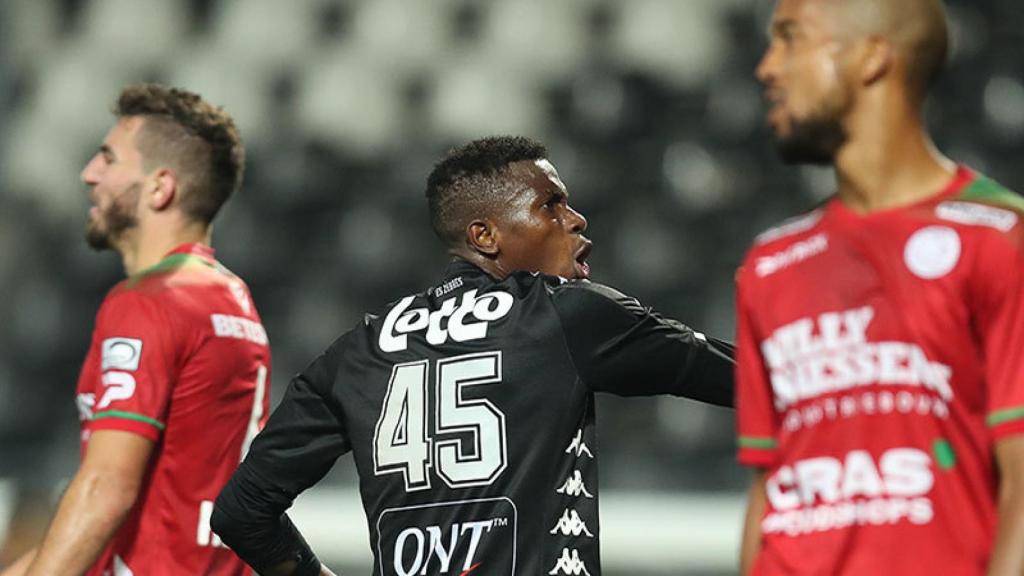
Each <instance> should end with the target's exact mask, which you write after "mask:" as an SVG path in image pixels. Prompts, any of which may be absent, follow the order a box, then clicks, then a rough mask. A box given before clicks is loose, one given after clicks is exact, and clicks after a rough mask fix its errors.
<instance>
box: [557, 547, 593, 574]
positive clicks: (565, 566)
mask: <svg viewBox="0 0 1024 576" xmlns="http://www.w3.org/2000/svg"><path fill="white" fill-rule="evenodd" d="M557 574H563V575H565V576H580V574H586V576H590V572H588V571H587V565H586V564H584V563H583V561H582V560H580V553H579V551H578V550H576V549H575V548H574V549H573V550H572V552H571V553H570V552H569V549H568V548H562V556H561V557H560V558H559V559H558V561H557V562H556V563H555V567H554V568H552V569H551V571H550V572H548V576H556V575H557Z"/></svg>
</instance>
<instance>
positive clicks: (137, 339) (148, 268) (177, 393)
mask: <svg viewBox="0 0 1024 576" xmlns="http://www.w3.org/2000/svg"><path fill="white" fill-rule="evenodd" d="M115 113H116V115H117V122H116V124H115V125H114V127H113V128H112V129H111V130H110V132H108V134H107V136H106V139H105V140H104V142H103V145H102V146H101V147H100V149H99V151H98V152H97V153H96V155H95V156H94V157H93V158H92V160H90V161H89V163H88V165H86V167H85V169H84V170H83V171H82V180H83V181H84V182H85V183H86V184H87V185H88V186H89V188H90V190H91V191H90V194H89V199H90V200H91V202H92V205H93V206H92V209H91V210H90V212H89V223H88V229H87V233H86V239H87V241H88V243H89V244H90V245H91V246H92V247H93V248H96V249H106V248H110V249H113V250H115V251H117V252H118V253H119V254H120V256H121V258H122V261H123V263H124V269H125V273H126V275H127V279H125V280H123V281H122V282H120V283H119V284H117V285H116V286H114V288H113V289H112V290H111V291H110V292H109V293H108V294H107V297H106V299H105V300H104V302H103V304H102V306H101V307H100V310H99V313H98V314H97V318H96V327H95V330H94V332H93V336H92V344H91V346H90V348H89V353H88V356H87V357H86V360H85V364H84V365H83V367H82V372H81V376H80V379H79V383H78V407H79V410H80V412H81V417H82V461H81V465H80V467H79V469H78V472H77V473H76V474H75V476H74V478H73V480H72V481H71V484H70V486H69V487H68V489H67V492H66V493H65V494H64V497H63V498H62V499H61V502H60V506H59V508H58V510H57V514H56V516H55V518H54V519H53V522H52V524H51V526H50V528H49V531H48V533H47V535H46V538H45V539H44V541H43V543H42V545H41V546H40V547H39V548H38V549H37V550H35V551H32V552H30V553H29V554H27V555H26V556H25V557H23V558H22V559H21V560H19V561H18V562H17V563H16V564H15V565H14V566H12V567H11V568H10V569H9V570H8V571H7V572H5V573H4V575H5V576H7V575H21V574H30V575H33V576H44V575H45V576H53V575H54V574H75V575H79V574H89V575H90V576H108V575H111V576H127V575H131V574H135V575H137V576H160V575H176V576H179V575H183V574H189V575H193V574H196V575H198V574H204V575H220V576H229V575H231V576H234V575H242V574H247V573H248V569H247V568H246V567H245V564H244V563H243V562H242V561H241V560H239V559H238V557H236V556H235V555H234V553H233V552H231V551H230V550H229V549H228V548H226V547H224V546H223V545H222V544H221V543H220V540H219V539H218V538H217V537H216V535H214V534H212V533H211V532H210V528H209V516H210V513H211V512H212V510H213V501H214V500H215V499H216V497H217V493H218V492H219V491H220V489H221V487H222V486H223V485H224V484H225V483H226V482H227V480H228V478H229V477H230V476H231V473H232V472H233V471H234V469H235V467H236V466H237V464H238V462H239V461H240V459H241V458H242V456H243V455H244V453H245V451H246V450H247V449H248V444H249V442H250V441H251V439H252V438H253V436H255V434H256V433H257V432H258V430H259V428H260V427H261V426H262V424H263V423H264V422H265V417H266V414H267V408H268V395H267V387H268V385H269V382H270V351H269V349H268V347H267V336H266V332H265V331H264V330H263V327H262V325H261V323H260V318H259V315H258V314H257V313H256V309H255V307H254V306H253V302H252V299H251V297H250V296H249V291H248V289H247V288H246V285H245V284H244V283H243V282H242V281H241V280H240V279H239V278H238V277H237V276H235V275H234V274H232V273H231V272H229V271H228V270H227V269H226V268H224V267H223V266H221V265H220V264H219V263H218V262H217V261H216V260H214V258H213V250H212V249H211V248H210V247H209V244H210V222H211V221H212V220H213V218H214V216H215V215H216V213H217V211H218V210H219V209H220V207H221V205H223V203H224V202H225V201H226V200H227V199H228V197H229V196H230V195H231V193H232V192H233V191H234V190H235V189H237V188H238V186H239V184H240V182H241V178H242V171H243V165H244V153H243V148H242V144H241V142H240V141H239V137H238V132H237V131H236V129H235V126H234V124H233V122H232V120H231V118H230V117H229V116H228V115H227V114H226V113H225V112H224V111H222V110H221V109H219V108H215V107H213V106H211V105H209V104H207V103H206V102H204V101H203V100H201V99H200V98H199V96H197V95H195V94H191V93H189V92H186V91H183V90H177V89H173V88H166V87H163V86H158V85H140V86H132V87H129V88H126V89H125V90H124V91H123V92H122V93H121V95H120V98H119V101H118V103H117V107H116V110H115Z"/></svg>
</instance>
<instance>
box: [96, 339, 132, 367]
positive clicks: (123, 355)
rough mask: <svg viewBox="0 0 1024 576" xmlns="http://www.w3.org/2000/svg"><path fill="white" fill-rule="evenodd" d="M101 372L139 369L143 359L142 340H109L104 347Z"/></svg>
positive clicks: (104, 343) (105, 341) (104, 342)
mask: <svg viewBox="0 0 1024 576" xmlns="http://www.w3.org/2000/svg"><path fill="white" fill-rule="evenodd" d="M101 350H102V356H101V357H102V360H101V366H100V369H101V370H127V371H129V372H131V371H135V370H138V369H139V360H140V359H141V358H142V340H139V339H138V338H107V339H106V340H104V341H103V345H102V348H101Z"/></svg>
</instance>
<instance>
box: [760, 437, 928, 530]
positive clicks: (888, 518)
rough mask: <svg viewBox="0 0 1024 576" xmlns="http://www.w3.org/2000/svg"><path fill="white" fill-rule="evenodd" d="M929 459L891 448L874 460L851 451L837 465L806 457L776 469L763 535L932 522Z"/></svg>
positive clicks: (915, 451)
mask: <svg viewBox="0 0 1024 576" xmlns="http://www.w3.org/2000/svg"><path fill="white" fill-rule="evenodd" d="M934 481H935V479H934V476H933V474H932V471H931V457H930V456H929V455H928V454H927V453H926V452H924V451H922V450H918V449H916V448H903V447H901V448H891V449H889V450H887V451H885V452H884V453H883V454H882V455H881V457H879V458H878V460H877V464H876V460H875V458H873V457H872V456H871V454H869V453H868V452H867V451H865V450H852V451H850V452H848V453H847V454H846V455H845V456H844V457H843V459H842V460H840V459H838V458H832V457H829V456H820V457H816V458H807V459H803V460H798V461H797V462H794V463H793V464H792V465H791V466H782V467H780V468H779V469H778V470H777V471H776V472H775V473H774V474H772V476H771V477H769V478H768V481H767V484H766V486H765V490H766V494H767V496H768V501H769V502H770V503H771V508H772V512H771V513H770V514H769V515H768V516H766V517H765V519H764V521H763V524H762V527H763V528H764V530H765V531H766V532H785V533H786V534H790V535H796V534H804V533H808V532H816V531H822V530H831V529H835V528H844V527H847V526H851V525H855V524H856V525H882V524H893V523H896V522H899V521H901V520H907V521H909V522H911V523H913V524H926V523H928V522H931V520H932V517H933V514H932V507H931V500H930V499H929V498H928V497H927V495H928V492H929V491H930V490H931V488H932V486H933V485H934Z"/></svg>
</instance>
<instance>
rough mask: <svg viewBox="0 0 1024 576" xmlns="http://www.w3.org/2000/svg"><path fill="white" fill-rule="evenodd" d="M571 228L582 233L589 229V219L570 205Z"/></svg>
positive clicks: (577, 232)
mask: <svg viewBox="0 0 1024 576" xmlns="http://www.w3.org/2000/svg"><path fill="white" fill-rule="evenodd" d="M567 220H568V222H569V230H570V231H572V232H573V233H574V234H582V233H583V231H584V230H586V229H587V219H586V217H584V216H583V214H580V213H579V212H577V211H576V210H574V209H573V208H572V207H571V206H570V207H569V218H568V219H567Z"/></svg>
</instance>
